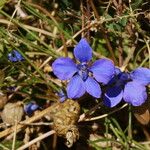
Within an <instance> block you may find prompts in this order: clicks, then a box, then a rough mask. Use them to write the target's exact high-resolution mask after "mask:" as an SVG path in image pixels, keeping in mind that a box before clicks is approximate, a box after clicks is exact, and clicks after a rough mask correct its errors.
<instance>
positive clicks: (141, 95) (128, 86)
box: [52, 38, 150, 107]
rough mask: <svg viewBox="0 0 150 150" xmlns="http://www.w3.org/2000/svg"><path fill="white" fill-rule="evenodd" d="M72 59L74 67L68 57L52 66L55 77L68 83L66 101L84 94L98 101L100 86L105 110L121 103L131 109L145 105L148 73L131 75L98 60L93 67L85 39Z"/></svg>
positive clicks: (56, 61)
mask: <svg viewBox="0 0 150 150" xmlns="http://www.w3.org/2000/svg"><path fill="white" fill-rule="evenodd" d="M74 56H75V58H76V63H75V62H74V61H73V60H72V59H71V58H69V57H61V58H58V59H56V60H55V61H54V62H53V64H52V69H53V72H54V74H55V75H56V76H57V77H58V78H59V79H60V80H67V81H69V82H68V85H67V88H66V91H67V97H68V98H72V99H76V98H79V97H81V96H83V95H84V94H85V92H87V93H89V94H90V95H92V96H93V97H95V98H100V97H101V95H102V90H101V86H100V84H99V83H102V84H103V85H105V87H106V88H105V89H106V90H105V92H103V96H102V98H103V100H104V104H105V105H106V106H108V107H114V106H116V105H117V104H118V103H119V102H120V101H121V100H122V99H123V100H124V101H125V102H127V103H129V104H132V105H133V106H140V105H141V104H143V103H144V102H145V101H146V99H147V93H146V86H147V85H149V84H150V69H147V68H143V67H140V68H137V69H135V70H134V71H132V72H131V73H126V72H121V71H120V69H118V68H115V66H114V64H113V62H112V61H111V60H109V59H99V60H96V61H95V62H94V63H93V64H92V63H91V59H92V48H91V47H90V45H89V44H88V42H87V41H86V39H84V38H83V39H81V40H80V41H79V43H78V44H77V45H76V47H75V48H74Z"/></svg>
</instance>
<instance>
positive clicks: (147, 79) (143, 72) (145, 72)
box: [131, 67, 150, 85]
mask: <svg viewBox="0 0 150 150" xmlns="http://www.w3.org/2000/svg"><path fill="white" fill-rule="evenodd" d="M131 78H132V79H133V80H136V81H138V82H140V83H141V84H143V85H148V84H150V69H148V68H143V67H140V68H137V69H135V70H134V71H132V72H131Z"/></svg>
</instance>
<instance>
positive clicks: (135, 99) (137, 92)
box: [123, 81, 147, 106]
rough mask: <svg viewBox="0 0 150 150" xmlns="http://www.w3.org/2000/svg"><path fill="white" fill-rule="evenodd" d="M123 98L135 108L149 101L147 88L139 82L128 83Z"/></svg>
mask: <svg viewBox="0 0 150 150" xmlns="http://www.w3.org/2000/svg"><path fill="white" fill-rule="evenodd" d="M123 98H124V101H125V102H127V103H129V104H132V105H133V106H140V105H142V104H143V103H144V102H145V101H146V99H147V93H146V88H145V86H144V85H141V84H140V83H139V82H136V81H132V82H128V83H127V84H126V85H125V89H124V95H123Z"/></svg>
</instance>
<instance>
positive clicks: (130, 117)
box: [128, 105, 132, 142]
mask: <svg viewBox="0 0 150 150" xmlns="http://www.w3.org/2000/svg"><path fill="white" fill-rule="evenodd" d="M128 122H129V123H128V137H129V141H130V142H131V140H132V112H131V105H129V121H128Z"/></svg>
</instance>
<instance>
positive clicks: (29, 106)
mask: <svg viewBox="0 0 150 150" xmlns="http://www.w3.org/2000/svg"><path fill="white" fill-rule="evenodd" d="M38 108H39V106H38V105H37V104H36V103H35V102H30V103H28V104H27V105H25V107H24V111H25V112H26V114H28V115H29V116H30V115H32V113H33V112H34V111H36V110H37V109H38Z"/></svg>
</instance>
